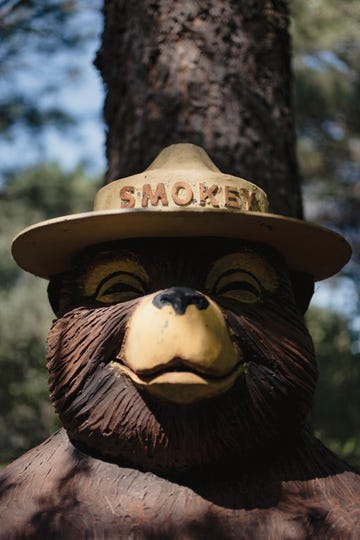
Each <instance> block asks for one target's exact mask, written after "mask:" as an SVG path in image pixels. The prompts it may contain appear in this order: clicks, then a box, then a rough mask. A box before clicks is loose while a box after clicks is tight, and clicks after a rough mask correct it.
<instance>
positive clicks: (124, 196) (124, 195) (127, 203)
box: [120, 186, 135, 208]
mask: <svg viewBox="0 0 360 540" xmlns="http://www.w3.org/2000/svg"><path fill="white" fill-rule="evenodd" d="M134 191H135V190H134V186H124V187H122V188H121V189H120V199H121V208H134V206H135V197H134V195H133V193H134Z"/></svg>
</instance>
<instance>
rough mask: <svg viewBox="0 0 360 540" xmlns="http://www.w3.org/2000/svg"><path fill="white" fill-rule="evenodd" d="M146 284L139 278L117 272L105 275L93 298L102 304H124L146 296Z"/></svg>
mask: <svg viewBox="0 0 360 540" xmlns="http://www.w3.org/2000/svg"><path fill="white" fill-rule="evenodd" d="M146 288H147V287H146V284H145V283H144V282H143V280H142V279H141V277H140V276H137V275H136V274H132V273H130V272H125V271H118V272H114V273H112V274H109V275H107V276H106V277H105V278H104V279H102V280H101V281H100V283H99V284H98V286H97V288H96V291H95V294H94V298H95V299H96V300H97V301H98V302H102V303H103V304H113V303H116V302H126V301H128V300H133V299H134V298H138V297H139V296H143V295H144V294H146V292H147V291H146Z"/></svg>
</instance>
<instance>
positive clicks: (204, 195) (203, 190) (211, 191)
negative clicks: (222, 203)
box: [200, 183, 219, 208]
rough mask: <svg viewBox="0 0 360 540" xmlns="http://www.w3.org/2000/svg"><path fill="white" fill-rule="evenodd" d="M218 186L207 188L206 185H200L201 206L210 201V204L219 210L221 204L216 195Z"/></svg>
mask: <svg viewBox="0 0 360 540" xmlns="http://www.w3.org/2000/svg"><path fill="white" fill-rule="evenodd" d="M217 190H218V186H217V185H216V184H213V185H212V186H210V187H209V188H207V187H206V186H205V184H202V183H201V184H200V205H201V206H205V204H206V199H209V200H210V204H211V205H212V206H214V207H215V208H219V203H218V202H217V200H216V199H215V197H214V195H215V194H216V193H217Z"/></svg>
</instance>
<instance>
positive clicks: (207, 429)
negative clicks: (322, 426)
mask: <svg viewBox="0 0 360 540" xmlns="http://www.w3.org/2000/svg"><path fill="white" fill-rule="evenodd" d="M296 285H297V284H296V283H295V287H294V280H292V279H291V275H290V272H289V270H288V268H287V267H286V265H285V263H284V261H283V260H282V258H281V257H280V256H279V255H278V254H277V253H275V252H274V251H273V250H272V249H270V248H267V247H265V246H261V245H257V244H251V243H246V242H241V241H232V240H224V241H219V239H181V238H179V239H172V240H171V241H169V239H166V240H165V239H164V240H161V239H154V240H146V241H144V240H141V239H139V240H132V241H128V242H122V243H121V244H120V243H119V244H113V245H109V246H105V245H104V246H97V247H96V248H92V249H90V250H88V251H87V252H85V253H84V254H82V255H80V256H79V257H78V258H77V260H76V261H75V264H74V268H73V270H72V271H71V272H67V273H66V274H64V275H61V276H56V277H55V278H54V279H52V280H51V282H50V288H49V294H50V299H51V300H52V303H53V305H56V306H57V310H58V312H59V319H58V320H57V321H56V323H55V324H54V326H53V327H52V329H51V331H50V333H49V337H48V354H47V357H48V369H49V372H50V391H51V399H52V401H53V403H54V406H55V409H56V411H57V412H58V414H59V416H60V419H61V421H62V423H63V425H64V427H65V428H66V430H67V432H68V435H69V437H70V439H71V441H72V442H73V443H74V444H75V445H76V446H78V447H79V448H81V449H84V450H85V451H86V452H88V453H91V454H93V455H95V456H98V457H101V458H103V459H106V460H109V461H113V462H116V463H119V464H129V465H136V466H137V467H138V468H141V469H144V470H151V471H154V472H158V473H166V474H179V473H183V472H186V471H187V472H190V471H194V470H196V469H199V468H202V469H203V468H204V467H207V466H215V465H217V464H219V465H220V464H221V463H232V462H234V460H235V461H236V462H237V463H244V464H245V463H246V464H249V463H250V462H251V461H253V460H255V459H257V458H259V456H264V455H266V454H267V453H269V452H270V453H271V452H272V451H276V447H277V445H279V444H282V443H284V440H286V439H287V438H288V437H290V436H292V435H293V434H294V433H296V432H297V431H299V430H300V429H301V427H302V425H303V423H304V421H305V418H306V416H307V414H308V412H309V410H310V408H311V403H312V397H313V393H314V389H315V385H316V379H317V368H316V363H315V357H314V349H313V344H312V340H311V337H310V336H309V334H308V332H307V329H306V327H305V325H304V321H303V314H302V310H301V309H299V306H298V304H299V302H297V301H296V297H298V296H299V295H298V290H297V288H296ZM294 292H295V293H296V294H294ZM300 293H301V287H300ZM303 293H304V294H305V289H304V290H303ZM219 344H220V345H219Z"/></svg>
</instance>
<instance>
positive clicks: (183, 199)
mask: <svg viewBox="0 0 360 540" xmlns="http://www.w3.org/2000/svg"><path fill="white" fill-rule="evenodd" d="M180 195H181V196H180ZM171 196H172V198H173V201H174V203H175V204H177V205H178V206H186V205H187V204H189V203H191V201H192V200H193V192H192V189H191V187H190V186H189V184H188V183H187V182H175V184H174V185H173V188H172V190H171Z"/></svg>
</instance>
